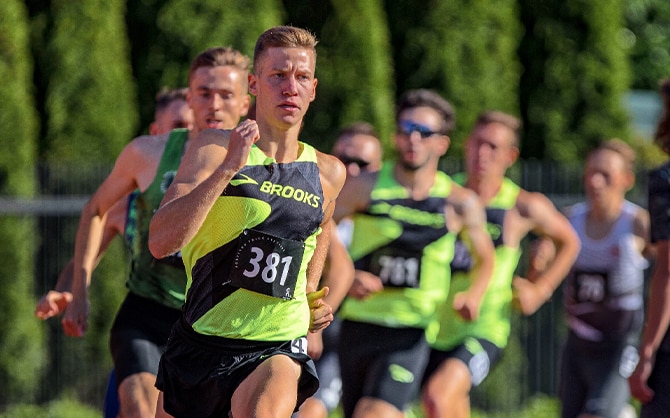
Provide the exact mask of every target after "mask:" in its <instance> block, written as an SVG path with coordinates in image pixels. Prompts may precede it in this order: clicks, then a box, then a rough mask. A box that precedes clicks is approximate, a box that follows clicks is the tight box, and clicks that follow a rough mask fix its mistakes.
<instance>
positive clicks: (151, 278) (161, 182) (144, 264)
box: [126, 129, 188, 309]
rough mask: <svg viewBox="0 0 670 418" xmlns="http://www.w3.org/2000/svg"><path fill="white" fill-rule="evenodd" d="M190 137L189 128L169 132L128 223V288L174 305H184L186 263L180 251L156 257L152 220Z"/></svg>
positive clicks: (162, 302) (172, 306)
mask: <svg viewBox="0 0 670 418" xmlns="http://www.w3.org/2000/svg"><path fill="white" fill-rule="evenodd" d="M187 139H188V130H187V129H175V130H173V131H172V132H170V136H169V137H168V141H167V144H165V150H164V151H163V155H162V156H161V161H160V163H159V165H158V169H157V171H156V176H155V177H154V180H153V182H152V183H151V185H149V187H148V188H147V190H145V191H144V192H142V193H139V195H138V196H137V197H136V198H135V200H134V212H133V213H132V215H131V214H130V213H129V217H130V218H129V221H128V224H127V227H126V236H127V239H126V243H127V244H128V245H130V246H131V248H130V254H131V268H130V275H129V278H128V281H127V284H126V285H127V287H128V289H129V290H130V291H131V292H133V293H135V294H137V295H139V296H142V297H145V298H148V299H152V300H154V301H156V302H158V303H160V304H162V305H165V306H167V307H170V308H175V309H179V308H181V306H182V305H183V304H184V292H185V289H186V272H185V271H184V264H183V262H182V261H181V256H179V255H175V256H171V257H167V258H165V259H162V260H157V259H155V258H154V257H153V256H152V255H151V252H149V243H148V242H149V223H150V222H151V217H152V216H153V213H154V212H155V211H156V209H158V206H160V202H161V200H162V199H163V195H164V194H165V191H166V190H167V188H168V186H169V185H170V183H172V180H173V179H174V175H175V173H176V172H177V168H178V167H179V163H180V161H181V156H182V154H183V151H184V146H185V144H186V141H187ZM131 220H132V221H134V225H135V231H129V230H128V225H133V223H132V222H130V221H131ZM131 236H132V238H131Z"/></svg>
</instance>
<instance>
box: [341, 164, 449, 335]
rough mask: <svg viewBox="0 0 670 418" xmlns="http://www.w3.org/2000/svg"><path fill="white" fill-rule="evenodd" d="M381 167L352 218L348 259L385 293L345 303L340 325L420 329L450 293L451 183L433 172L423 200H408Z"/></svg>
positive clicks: (389, 169) (388, 171)
mask: <svg viewBox="0 0 670 418" xmlns="http://www.w3.org/2000/svg"><path fill="white" fill-rule="evenodd" d="M393 166H394V164H393V163H392V162H387V163H385V164H384V166H383V167H382V169H381V170H380V172H379V177H378V179H377V182H376V184H375V186H374V189H373V190H372V193H371V196H370V204H369V206H368V208H367V209H366V211H365V212H364V213H359V214H356V215H355V216H354V217H353V220H354V228H353V229H354V234H353V237H352V242H351V246H350V250H349V251H350V254H351V257H352V259H353V260H354V264H355V265H356V268H357V269H360V270H365V271H370V272H372V273H373V274H376V275H377V276H379V277H380V278H381V279H382V281H383V282H384V290H382V291H381V292H377V293H374V294H373V295H371V296H369V297H368V298H366V299H364V300H358V299H355V298H347V299H346V300H345V301H344V303H343V305H342V308H341V310H340V316H341V317H342V318H344V319H348V320H353V321H359V322H365V323H372V324H377V325H383V326H388V327H398V328H400V327H415V328H425V327H426V326H427V325H428V323H429V321H430V320H431V319H432V317H433V315H434V313H435V309H436V306H437V305H438V304H440V303H442V302H443V301H444V298H445V297H446V295H447V291H448V289H449V261H450V260H451V257H452V255H453V245H454V240H455V236H454V234H453V233H450V232H449V231H448V230H447V227H446V223H445V213H444V210H445V205H446V200H445V199H446V197H448V196H449V194H450V192H451V187H452V181H451V179H450V178H449V176H447V175H446V174H444V173H442V172H438V173H437V175H436V178H435V183H434V185H433V186H432V188H431V190H430V193H429V196H428V198H426V199H424V200H419V201H417V200H413V199H411V198H410V197H409V195H408V192H407V190H406V189H405V188H404V187H403V186H402V185H400V184H398V182H397V181H396V180H395V178H394V176H393Z"/></svg>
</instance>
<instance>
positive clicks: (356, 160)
mask: <svg viewBox="0 0 670 418" xmlns="http://www.w3.org/2000/svg"><path fill="white" fill-rule="evenodd" d="M337 158H339V159H340V161H342V164H344V165H345V166H347V167H348V166H349V165H351V164H356V165H357V166H358V168H360V169H361V170H364V169H365V168H366V167H367V166H369V165H370V162H369V161H365V160H361V159H360V158H356V157H347V156H338V157H337Z"/></svg>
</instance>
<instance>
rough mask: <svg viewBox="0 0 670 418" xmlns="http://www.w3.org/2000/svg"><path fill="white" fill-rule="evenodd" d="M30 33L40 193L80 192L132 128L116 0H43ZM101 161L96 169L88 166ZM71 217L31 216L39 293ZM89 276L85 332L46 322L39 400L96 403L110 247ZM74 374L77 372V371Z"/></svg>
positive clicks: (66, 247)
mask: <svg viewBox="0 0 670 418" xmlns="http://www.w3.org/2000/svg"><path fill="white" fill-rule="evenodd" d="M46 17H47V18H48V20H47V22H45V23H43V24H42V25H41V26H40V28H41V31H37V30H35V35H34V36H35V38H37V37H38V34H39V35H41V36H42V38H41V39H39V42H41V43H42V44H43V45H44V47H45V51H44V52H43V53H41V54H38V56H39V57H40V58H41V61H40V62H41V68H40V74H41V75H42V77H43V78H42V80H43V83H44V86H45V91H44V93H43V95H44V110H43V111H44V117H43V120H44V123H45V126H44V129H43V136H42V141H43V144H42V147H41V149H42V155H41V160H42V161H43V162H44V163H45V165H44V167H45V169H44V172H43V176H42V177H41V185H40V186H41V193H43V194H45V195H60V194H70V193H72V194H79V195H89V194H91V193H93V192H94V191H95V189H96V188H97V186H98V185H99V184H100V182H101V180H102V178H104V177H105V176H106V175H107V174H108V173H109V171H110V169H111V164H112V163H113V161H114V160H115V159H116V157H117V155H118V154H119V152H120V151H121V149H122V148H123V147H124V146H125V145H126V144H127V143H128V142H129V141H130V140H131V139H132V138H133V136H134V135H135V132H136V124H137V121H138V119H139V118H138V111H137V106H136V104H135V81H134V79H133V76H132V72H131V65H130V54H129V40H128V37H127V32H126V26H125V21H124V17H125V1H124V0H105V1H102V0H91V1H86V2H72V1H68V0H52V1H50V2H49V3H48V14H46ZM96 166H100V167H101V168H100V169H98V171H99V172H101V173H99V174H100V175H92V174H90V173H89V172H88V170H89V169H90V168H91V167H96ZM78 217H79V214H76V215H74V216H66V214H61V215H60V216H55V217H54V216H44V217H42V218H40V231H41V233H42V237H43V242H42V245H41V246H40V247H39V249H40V253H39V254H40V263H41V267H42V268H41V270H40V273H41V274H40V277H38V281H39V282H40V283H41V284H42V288H41V289H40V293H42V292H45V291H47V290H48V289H50V288H53V286H54V284H55V281H56V278H57V275H58V272H59V271H60V269H61V268H62V267H63V266H64V265H65V263H66V262H67V260H68V259H69V258H70V257H71V256H72V254H73V248H74V235H75V231H76V226H77V223H78ZM108 261H109V263H105V264H103V265H102V266H100V267H99V268H98V269H97V270H96V272H95V275H94V278H93V280H94V286H92V288H91V293H90V301H91V314H90V319H89V329H88V331H87V333H86V336H85V337H84V338H69V337H64V335H63V331H62V327H61V326H60V320H59V319H52V320H49V328H48V329H49V334H48V336H49V341H50V343H49V346H50V349H49V357H50V359H51V362H50V367H49V369H48V374H47V382H48V383H49V384H48V385H44V387H43V392H44V393H43V394H42V396H43V398H45V399H51V398H52V397H54V396H56V395H57V394H59V393H61V392H65V393H69V392H73V393H76V394H77V396H78V397H80V398H81V399H82V400H85V401H87V402H95V401H97V400H98V399H99V398H100V397H101V395H102V393H103V390H104V387H105V384H106V379H105V376H106V374H107V373H108V371H109V369H110V367H111V357H110V354H109V337H108V336H109V329H110V327H111V322H112V319H113V317H114V313H115V310H116V308H117V307H118V305H119V304H120V302H121V296H122V295H121V294H120V290H121V291H122V290H123V283H124V279H125V271H126V261H125V259H124V257H123V256H122V254H121V253H120V252H119V251H116V252H113V255H110V256H109V258H108ZM82 370H86V372H84V373H82Z"/></svg>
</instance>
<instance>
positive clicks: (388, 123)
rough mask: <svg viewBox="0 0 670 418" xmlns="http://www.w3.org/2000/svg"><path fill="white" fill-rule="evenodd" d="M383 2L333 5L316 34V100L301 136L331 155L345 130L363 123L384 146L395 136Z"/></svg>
mask: <svg viewBox="0 0 670 418" xmlns="http://www.w3.org/2000/svg"><path fill="white" fill-rule="evenodd" d="M382 3H383V2H382V1H380V0H370V1H366V2H359V1H356V0H346V1H332V2H331V7H332V11H333V13H332V14H330V17H329V18H328V19H327V20H326V21H325V23H324V25H323V27H322V28H321V32H320V33H319V38H320V40H319V45H318V46H317V51H318V61H317V71H316V72H317V78H318V79H319V84H318V86H317V94H316V100H315V102H314V103H313V105H312V107H311V109H310V111H309V112H310V113H309V114H308V116H307V118H306V121H305V129H304V134H303V136H304V137H305V138H307V139H308V140H310V141H312V142H314V145H316V146H318V147H320V148H321V149H323V150H324V151H330V148H331V147H332V144H333V141H334V139H335V136H336V133H337V130H338V129H339V128H341V127H342V126H343V125H346V124H349V123H352V122H356V121H367V122H369V123H371V124H373V125H374V126H375V127H376V128H377V130H378V131H379V133H380V136H381V137H382V139H383V142H384V143H385V144H387V146H388V144H389V142H390V140H389V137H390V135H391V133H392V131H393V128H394V127H393V104H394V103H393V101H394V87H393V60H392V57H391V51H392V48H391V43H390V34H389V31H388V26H387V25H386V14H385V13H384V9H383V4H382Z"/></svg>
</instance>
